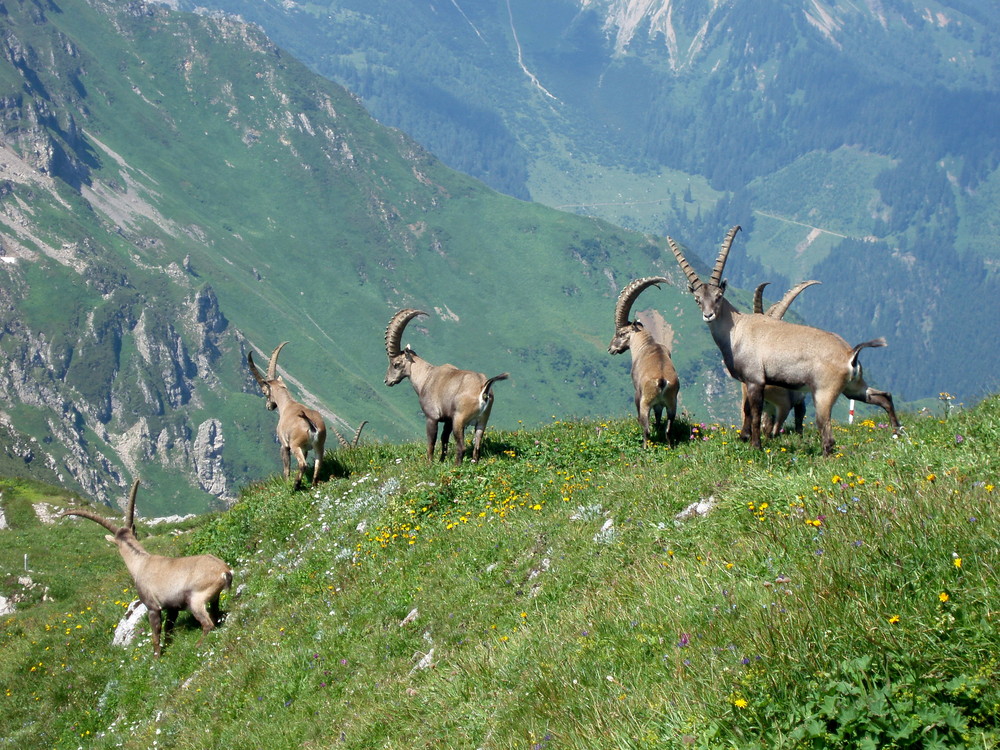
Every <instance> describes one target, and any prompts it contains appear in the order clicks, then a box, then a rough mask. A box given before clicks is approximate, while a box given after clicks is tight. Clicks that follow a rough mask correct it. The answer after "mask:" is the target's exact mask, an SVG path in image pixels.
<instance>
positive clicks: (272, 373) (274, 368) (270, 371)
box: [267, 341, 288, 380]
mask: <svg viewBox="0 0 1000 750" xmlns="http://www.w3.org/2000/svg"><path fill="white" fill-rule="evenodd" d="M287 343H288V342H287V341H282V342H281V343H280V344H278V345H277V346H276V347H274V351H273V352H271V360H270V361H269V362H268V363H267V379H268V380H274V378H275V377H276V376H277V374H278V352H280V351H281V349H282V347H284V345H285V344H287Z"/></svg>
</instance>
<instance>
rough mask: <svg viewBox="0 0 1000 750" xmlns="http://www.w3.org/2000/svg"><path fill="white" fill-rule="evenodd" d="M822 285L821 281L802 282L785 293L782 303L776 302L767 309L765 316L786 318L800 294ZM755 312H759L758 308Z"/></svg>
mask: <svg viewBox="0 0 1000 750" xmlns="http://www.w3.org/2000/svg"><path fill="white" fill-rule="evenodd" d="M821 283H822V282H820V281H800V282H799V283H798V284H796V285H795V286H793V287H792V288H791V289H789V290H788V291H787V292H785V296H784V297H782V298H781V301H780V302H775V303H774V304H773V305H771V306H770V307H769V308H767V312H766V313H764V314H765V315H767V316H768V317H771V318H782V317H784V315H785V313H786V312H787V311H788V306H789V305H790V304H792V302H794V301H795V298H796V297H798V296H799V293H800V292H801V291H802V290H803V289H805V288H806V287H809V286H812V285H813V284H821ZM754 312H757V310H756V308H755V309H754Z"/></svg>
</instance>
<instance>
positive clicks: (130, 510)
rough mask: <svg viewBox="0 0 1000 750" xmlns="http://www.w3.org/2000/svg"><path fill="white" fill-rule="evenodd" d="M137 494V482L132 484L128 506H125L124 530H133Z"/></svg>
mask: <svg viewBox="0 0 1000 750" xmlns="http://www.w3.org/2000/svg"><path fill="white" fill-rule="evenodd" d="M137 494H139V480H138V479H136V480H135V481H134V482H132V489H131V490H130V491H129V493H128V505H126V506H125V528H126V529H132V530H133V531H134V530H135V496H136V495H137Z"/></svg>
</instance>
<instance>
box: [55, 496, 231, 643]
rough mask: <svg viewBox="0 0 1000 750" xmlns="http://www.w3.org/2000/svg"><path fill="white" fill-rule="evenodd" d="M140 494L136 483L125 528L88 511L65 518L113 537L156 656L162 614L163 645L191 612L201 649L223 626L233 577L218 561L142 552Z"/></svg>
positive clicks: (66, 512) (72, 510)
mask: <svg viewBox="0 0 1000 750" xmlns="http://www.w3.org/2000/svg"><path fill="white" fill-rule="evenodd" d="M138 491H139V480H138V479H136V480H135V482H133V483H132V491H131V492H130V493H129V496H128V507H127V509H126V510H125V525H124V526H121V527H119V526H115V525H114V524H113V523H112V522H111V521H109V520H108V519H107V518H104V517H103V516H100V515H98V514H97V513H94V512H93V511H91V510H87V509H86V508H67V509H66V510H64V511H63V512H62V513H61V514H60V515H62V516H80V517H82V518H89V519H90V520H91V521H94V522H95V523H99V524H100V525H101V526H103V527H104V528H106V529H107V530H108V531H110V532H111V534H108V535H106V536H105V539H107V540H108V541H109V542H113V543H114V544H115V545H116V546H117V547H118V552H119V553H120V554H121V556H122V559H123V560H124V561H125V567H127V568H128V572H129V574H130V575H131V576H132V580H133V581H134V582H135V588H136V590H137V591H138V592H139V601H141V602H142V603H143V604H145V605H146V609H147V610H148V611H149V625H150V629H151V630H152V634H153V656H154V657H159V656H160V629H161V623H162V618H161V613H163V612H165V613H166V627H165V628H164V640H166V638H167V637H168V635H169V633H170V630H171V628H172V627H173V625H174V620H175V619H176V618H177V613H178V612H179V611H180V610H182V609H186V610H187V611H189V612H190V613H191V614H192V615H194V617H195V619H196V620H197V621H198V622H199V623H200V624H201V637H200V638H199V639H198V643H197V646H200V645H201V642H202V640H204V638H205V635H206V634H207V633H208V632H209V631H211V630H212V629H213V628H214V627H215V625H216V623H217V622H218V619H219V597H220V596H221V595H222V592H223V591H225V590H226V589H228V588H229V587H230V586H231V585H232V583H233V571H232V569H231V568H230V567H229V566H228V565H226V563H224V562H223V561H222V560H220V559H219V558H218V557H216V556H215V555H195V556H193V557H164V556H162V555H151V554H150V553H148V552H147V551H146V550H145V549H143V547H142V545H141V544H139V540H138V539H136V537H135V496H136V493H137V492H138ZM209 609H210V610H211V614H209ZM197 646H196V648H197Z"/></svg>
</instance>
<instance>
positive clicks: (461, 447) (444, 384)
mask: <svg viewBox="0 0 1000 750" xmlns="http://www.w3.org/2000/svg"><path fill="white" fill-rule="evenodd" d="M418 315H427V313H425V312H424V311H422V310H409V309H407V310H400V311H399V312H397V313H396V314H395V315H393V316H392V320H390V321H389V326H388V327H387V328H386V329H385V353H386V354H387V355H388V357H389V368H388V369H387V370H386V372H385V384H386V385H388V386H390V387H391V386H394V385H396V384H397V383H399V382H400V381H402V380H403V379H404V378H409V379H410V383H411V384H412V385H413V390H415V391H416V392H417V399H418V400H419V401H420V409H421V410H422V411H423V413H424V417H426V419H427V458H428V460H433V458H434V444H435V443H436V442H437V432H438V427H437V426H438V423H441V424H442V427H441V460H442V461H444V458H445V454H446V453H447V451H448V438H449V437H450V436H451V434H452V432H454V434H455V464H456V465H458V464H460V463H462V457H463V455H464V454H465V428H466V427H468V426H470V425H474V426H475V428H476V431H475V434H474V437H473V440H472V460H473V461H478V460H479V445H480V443H481V442H482V439H483V431H484V430H485V429H486V423H487V422H488V421H489V419H490V411H491V410H492V408H493V384H494V383H495V382H496V381H498V380H506V379H507V378H508V377H510V376H509V375H508V374H507V373H506V372H505V373H502V374H500V375H494V376H493V377H492V378H487V377H486V376H485V375H483V374H482V373H479V372H472V371H471V370H459V369H458V368H457V367H455V366H454V365H447V364H446V365H432V364H431V363H430V362H428V361H427V360H425V359H423V358H422V357H420V356H418V355H417V353H416V352H415V351H413V349H411V348H410V347H409V345H407V347H406V349H403V350H400V348H399V342H400V340H401V339H402V338H403V329H404V328H406V324H407V323H409V322H410V321H411V320H413V318H415V317H417V316H418Z"/></svg>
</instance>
